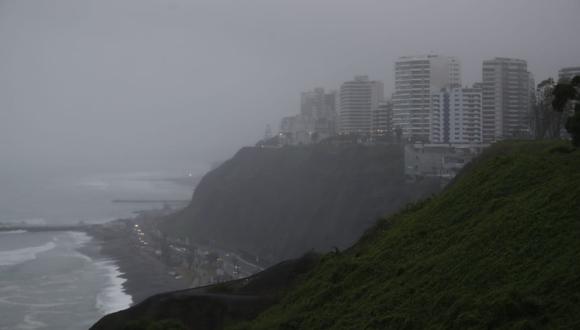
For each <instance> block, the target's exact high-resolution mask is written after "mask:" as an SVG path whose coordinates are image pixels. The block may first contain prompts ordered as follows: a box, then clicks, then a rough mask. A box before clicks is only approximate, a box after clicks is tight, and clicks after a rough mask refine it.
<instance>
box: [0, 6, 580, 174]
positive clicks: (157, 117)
mask: <svg viewBox="0 0 580 330" xmlns="http://www.w3.org/2000/svg"><path fill="white" fill-rule="evenodd" d="M578 14H580V2H579V1H576V0H569V1H566V0H562V1H536V0H533V1H532V0H518V1H499V0H494V1H444V2H437V3H435V2H433V1H426V0H425V1H397V2H395V1H371V0H357V1H337V0H320V1H312V0H309V1H306V0H298V1H297V0H293V1H267V0H255V1H234V0H232V1H209V0H208V1H189V0H123V1H119V0H94V1H90V0H83V1H79V0H51V1H40V0H39V1H21V0H0V162H1V163H2V166H3V167H4V168H19V167H22V166H24V167H30V168H36V167H37V166H47V167H61V166H65V167H70V168H87V169H91V168H129V167H133V168H139V169H148V168H172V169H175V168H182V167H186V166H188V164H191V163H193V162H196V161H197V162H199V161H200V160H203V161H208V162H210V161H213V160H216V159H223V158H226V157H229V156H230V155H231V154H232V153H233V152H234V151H235V150H237V149H238V148H239V147H241V146H243V145H250V144H253V143H255V142H256V141H257V140H258V139H259V138H260V137H261V136H262V134H263V132H264V129H265V127H266V125H268V124H270V125H272V127H273V128H274V129H277V124H278V122H279V120H280V118H282V117H283V116H286V115H288V114H292V113H295V112H296V111H297V109H298V108H299V103H300V92H302V91H305V90H308V89H311V88H314V87H317V86H321V87H324V88H326V89H337V88H338V87H339V86H340V83H341V82H344V81H346V80H350V79H352V77H353V76H355V75H359V74H363V75H369V76H370V77H371V79H376V80H381V81H383V82H384V84H385V95H386V96H387V97H388V96H389V95H390V94H391V93H392V92H393V90H394V86H393V83H394V72H393V68H394V61H395V60H396V59H397V57H399V56H402V55H413V54H425V53H435V54H444V55H450V56H457V57H458V58H459V59H460V60H461V64H462V75H463V77H462V78H463V79H462V81H463V84H465V85H468V84H469V85H470V84H472V83H474V82H477V81H479V80H480V79H481V63H482V61H483V60H484V59H490V58H493V57H496V56H501V57H514V58H522V59H525V60H527V63H528V70H529V71H531V72H532V73H533V74H534V76H535V78H536V81H537V82H539V81H541V80H543V79H545V78H548V77H555V76H556V75H557V71H558V69H560V68H561V67H564V66H575V65H576V66H577V65H579V61H580V43H579V42H577V32H578V31H580V20H578Z"/></svg>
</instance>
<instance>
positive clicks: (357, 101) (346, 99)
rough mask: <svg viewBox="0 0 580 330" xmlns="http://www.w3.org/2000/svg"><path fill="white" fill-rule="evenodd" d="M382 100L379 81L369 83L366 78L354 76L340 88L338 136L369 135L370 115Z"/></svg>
mask: <svg viewBox="0 0 580 330" xmlns="http://www.w3.org/2000/svg"><path fill="white" fill-rule="evenodd" d="M383 99H384V86H383V83H382V82H381V81H371V80H369V78H368V76H356V77H355V78H354V80H352V81H347V82H345V83H343V84H342V85H341V86H340V96H339V109H340V110H339V132H340V134H361V135H370V133H371V125H372V114H373V112H374V111H376V110H377V108H378V106H379V103H380V102H381V101H382V100H383Z"/></svg>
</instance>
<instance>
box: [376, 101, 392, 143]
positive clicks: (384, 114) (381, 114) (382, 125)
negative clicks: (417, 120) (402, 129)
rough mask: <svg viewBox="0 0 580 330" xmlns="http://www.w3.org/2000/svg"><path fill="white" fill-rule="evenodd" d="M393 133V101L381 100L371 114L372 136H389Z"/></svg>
mask: <svg viewBox="0 0 580 330" xmlns="http://www.w3.org/2000/svg"><path fill="white" fill-rule="evenodd" d="M392 134H393V102H391V101H390V100H389V101H383V102H380V103H379V105H378V106H377V108H376V109H375V110H374V111H373V113H372V116H371V136H372V137H387V136H392Z"/></svg>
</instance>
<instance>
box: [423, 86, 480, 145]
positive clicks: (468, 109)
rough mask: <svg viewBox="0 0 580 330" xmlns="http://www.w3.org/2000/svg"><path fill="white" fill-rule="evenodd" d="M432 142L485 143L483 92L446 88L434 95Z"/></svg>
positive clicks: (432, 99) (476, 89)
mask: <svg viewBox="0 0 580 330" xmlns="http://www.w3.org/2000/svg"><path fill="white" fill-rule="evenodd" d="M431 109H432V111H431V129H430V136H429V140H430V141H431V143H453V144H477V143H482V140H483V139H482V121H481V89H479V88H461V87H453V88H444V89H442V90H441V91H440V92H438V93H433V94H432V95H431Z"/></svg>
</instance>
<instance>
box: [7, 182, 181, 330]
mask: <svg viewBox="0 0 580 330" xmlns="http://www.w3.org/2000/svg"><path fill="white" fill-rule="evenodd" d="M172 175H173V174H166V173H163V174H160V173H141V172H140V173H115V174H110V173H109V174H95V175H61V176H54V177H50V178H39V177H35V178H33V177H22V176H7V175H4V176H2V175H1V173H0V223H4V224H5V223H28V224H47V225H51V224H72V223H78V222H80V221H83V222H85V223H98V222H105V221H107V220H109V219H115V218H120V217H129V216H131V215H132V212H133V211H136V210H139V209H143V208H147V207H150V208H155V207H159V205H142V204H139V205H131V204H126V205H125V204H114V203H112V202H111V201H112V200H113V199H123V198H127V199H140V198H142V199H188V198H189V197H190V196H191V192H192V187H187V186H182V185H177V184H175V183H172V182H171V181H167V180H162V179H161V178H163V177H171V176H172ZM96 244H97V242H95V241H94V240H93V239H92V238H91V237H89V236H88V235H86V234H84V233H80V232H27V231H24V230H16V231H9V232H1V233H0V329H2V330H4V329H6V330H18V329H23V330H25V329H48V330H52V329H54V330H56V329H59V330H61V329H71V330H73V329H74V330H77V329H87V328H89V327H90V326H91V325H92V324H93V323H94V322H96V321H97V320H98V319H99V318H100V317H102V316H103V315H105V314H108V313H111V312H115V311H118V310H121V309H124V308H127V307H129V306H130V305H131V303H132V298H131V296H130V295H128V294H127V293H125V292H124V290H123V283H124V281H125V279H124V277H123V274H122V273H121V272H120V271H119V268H118V267H117V265H116V264H115V262H114V261H113V260H111V259H107V258H105V257H104V256H101V255H99V254H98V253H86V252H83V251H87V250H91V249H88V248H90V247H94V246H95V245H96ZM92 250H93V251H94V250H98V249H92Z"/></svg>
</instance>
